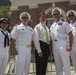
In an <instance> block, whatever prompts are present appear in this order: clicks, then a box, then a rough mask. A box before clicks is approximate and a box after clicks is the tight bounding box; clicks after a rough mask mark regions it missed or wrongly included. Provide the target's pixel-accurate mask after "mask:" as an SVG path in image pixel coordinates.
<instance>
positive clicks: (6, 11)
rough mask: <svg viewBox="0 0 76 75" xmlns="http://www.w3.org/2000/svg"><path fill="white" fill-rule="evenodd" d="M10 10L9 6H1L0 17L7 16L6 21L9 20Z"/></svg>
mask: <svg viewBox="0 0 76 75" xmlns="http://www.w3.org/2000/svg"><path fill="white" fill-rule="evenodd" d="M10 12H11V10H10V6H1V7H0V18H3V17H4V18H7V19H8V21H10V15H9V13H10ZM9 27H10V25H8V28H7V29H8V31H10V29H9Z"/></svg>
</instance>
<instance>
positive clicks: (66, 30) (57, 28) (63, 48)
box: [50, 8, 73, 75]
mask: <svg viewBox="0 0 76 75" xmlns="http://www.w3.org/2000/svg"><path fill="white" fill-rule="evenodd" d="M52 15H53V18H54V23H53V24H52V25H51V27H50V31H51V33H50V34H51V36H52V40H53V54H54V59H55V65H56V75H63V66H64V70H65V75H70V60H69V52H70V51H71V50H72V47H71V45H72V41H73V35H72V29H71V27H70V26H69V24H68V23H67V22H64V21H62V20H61V19H60V15H61V11H60V10H59V9H58V8H54V9H53V10H52ZM67 35H68V36H69V41H70V42H69V45H68V42H67Z"/></svg>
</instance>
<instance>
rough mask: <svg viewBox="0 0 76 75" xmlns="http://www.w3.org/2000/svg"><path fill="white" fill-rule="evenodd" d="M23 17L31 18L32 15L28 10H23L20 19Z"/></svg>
mask: <svg viewBox="0 0 76 75" xmlns="http://www.w3.org/2000/svg"><path fill="white" fill-rule="evenodd" d="M23 17H28V18H29V20H30V19H31V16H30V14H29V13H28V12H22V13H21V14H20V20H21V19H22V18H23Z"/></svg>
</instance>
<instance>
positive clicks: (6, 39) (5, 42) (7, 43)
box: [0, 30, 9, 48]
mask: <svg viewBox="0 0 76 75" xmlns="http://www.w3.org/2000/svg"><path fill="white" fill-rule="evenodd" d="M0 31H1V32H2V33H3V35H4V36H5V37H4V48H5V47H6V46H9V37H8V33H7V34H5V33H4V32H3V31H2V30H0Z"/></svg>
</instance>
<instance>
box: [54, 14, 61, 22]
mask: <svg viewBox="0 0 76 75" xmlns="http://www.w3.org/2000/svg"><path fill="white" fill-rule="evenodd" d="M53 19H54V20H56V21H57V20H59V19H60V14H59V13H56V14H54V15H53Z"/></svg>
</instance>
